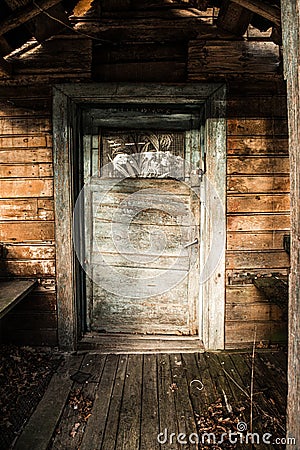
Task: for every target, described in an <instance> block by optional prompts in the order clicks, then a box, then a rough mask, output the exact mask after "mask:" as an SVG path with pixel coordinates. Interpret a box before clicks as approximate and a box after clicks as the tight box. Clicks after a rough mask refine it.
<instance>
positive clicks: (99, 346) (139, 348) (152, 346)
mask: <svg viewBox="0 0 300 450" xmlns="http://www.w3.org/2000/svg"><path fill="white" fill-rule="evenodd" d="M78 348H79V349H80V350H82V351H84V350H91V351H96V352H97V353H100V354H109V353H114V354H120V353H128V354H131V353H132V354H138V353H143V354H149V353H182V352H183V353H189V352H201V351H203V344H202V342H201V340H200V339H199V338H198V337H194V336H193V337H191V336H179V335H178V336H176V335H166V334H165V335H161V336H157V335H155V336H154V335H134V334H125V333H122V334H116V333H113V334H109V333H107V334H102V333H100V334H99V333H97V334H96V333H87V334H86V335H85V336H84V338H83V339H82V340H81V341H80V343H79V345H78Z"/></svg>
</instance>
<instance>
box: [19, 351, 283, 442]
mask: <svg viewBox="0 0 300 450" xmlns="http://www.w3.org/2000/svg"><path fill="white" fill-rule="evenodd" d="M252 362H253V361H252V355H251V352H248V353H247V352H244V353H238V352H217V353H199V352H197V353H182V354H180V353H158V354H155V353H153V352H152V353H151V354H150V353H145V354H99V353H98V352H97V351H96V352H94V353H91V352H86V353H85V354H83V353H82V352H79V353H78V354H73V355H70V356H65V363H64V365H62V366H61V367H60V368H59V369H58V370H57V373H55V374H54V376H53V378H52V380H51V382H50V384H49V386H48V389H47V391H46V393H45V395H44V397H43V398H42V400H41V402H40V403H39V405H38V407H37V409H36V410H35V412H34V413H33V415H32V417H31V418H30V420H29V422H28V424H27V425H26V427H25V429H24V430H23V433H22V434H21V436H20V437H19V439H18V441H17V442H16V444H15V447H14V450H15V449H17V450H54V449H55V450H58V449H67V450H79V449H80V450H164V449H166V450H182V449H185V450H187V449H188V450H201V449H202V448H204V447H203V446H201V445H199V446H198V445H197V444H196V443H195V438H193V440H192V442H190V441H189V439H188V438H189V436H197V434H196V433H197V431H198V426H199V425H198V422H199V420H200V419H201V418H202V419H203V417H209V414H211V413H212V411H213V408H214V405H215V404H216V402H221V403H222V404H223V409H224V411H226V408H232V410H233V413H234V414H235V412H236V411H240V414H239V418H238V419H237V420H239V421H243V422H245V424H246V425H247V428H248V430H249V431H250V429H251V427H250V390H251V371H252ZM253 386H254V390H253V420H252V423H253V432H256V433H258V434H260V435H262V434H263V433H265V432H269V428H268V426H269V425H268V424H269V422H270V421H271V422H273V424H275V425H276V430H275V431H276V433H277V434H276V436H278V435H279V436H281V437H284V436H285V430H284V426H285V425H284V417H283V415H284V413H285V408H286V397H285V396H286V358H285V355H284V354H283V353H282V352H281V353H280V352H273V351H263V352H259V351H257V352H256V353H255V358H254V385H253ZM74 399H75V400H74ZM77 400H78V401H77ZM236 417H238V416H237V415H236ZM180 433H182V435H180ZM158 436H159V441H158ZM199 437H200V438H201V434H200V435H199ZM178 438H179V440H181V441H182V442H181V443H180V442H178ZM183 441H185V443H183ZM205 448H206V447H205ZM207 448H208V447H207ZM226 448H227V447H226ZM234 448H236V449H237V450H238V449H240V448H241V449H242V448H246V447H245V446H244V447H243V444H241V445H239V444H236V446H235V447H234ZM249 448H250V447H249ZM251 448H252V447H251ZM253 448H259V449H262V450H264V449H267V448H270V449H272V448H279V449H283V448H284V446H280V445H279V446H272V445H264V444H263V443H262V442H261V443H260V445H259V446H256V447H255V446H254V447H253Z"/></svg>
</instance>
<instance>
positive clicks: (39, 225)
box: [0, 220, 54, 242]
mask: <svg viewBox="0 0 300 450" xmlns="http://www.w3.org/2000/svg"><path fill="white" fill-rule="evenodd" d="M0 240H1V241H2V242H27V241H53V240H54V223H53V222H48V221H47V222H45V221H16V220H15V221H13V222H8V221H6V222H3V223H2V224H1V229H0Z"/></svg>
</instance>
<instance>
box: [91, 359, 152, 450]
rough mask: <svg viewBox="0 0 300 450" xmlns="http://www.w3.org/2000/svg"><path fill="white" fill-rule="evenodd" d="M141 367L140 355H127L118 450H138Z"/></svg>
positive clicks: (117, 441) (139, 438) (117, 443)
mask: <svg viewBox="0 0 300 450" xmlns="http://www.w3.org/2000/svg"><path fill="white" fill-rule="evenodd" d="M142 367H143V356H142V355H129V357H128V365H127V372H126V380H125V385H124V391H123V401H122V409H121V412H120V417H119V428H118V436H117V440H116V448H118V449H120V450H138V449H139V448H140V440H141V436H140V421H141V402H142V380H143V378H142V377H143V372H142ZM83 450H84V449H83ZM87 450H88V449H87Z"/></svg>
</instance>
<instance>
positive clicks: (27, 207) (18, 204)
mask: <svg viewBox="0 0 300 450" xmlns="http://www.w3.org/2000/svg"><path fill="white" fill-rule="evenodd" d="M53 210H54V205H53V200H52V199H48V198H45V199H43V198H42V199H38V198H26V199H13V201H11V199H3V200H0V220H1V221H2V220H13V221H19V220H50V221H52V220H53V219H54V213H53Z"/></svg>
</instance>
